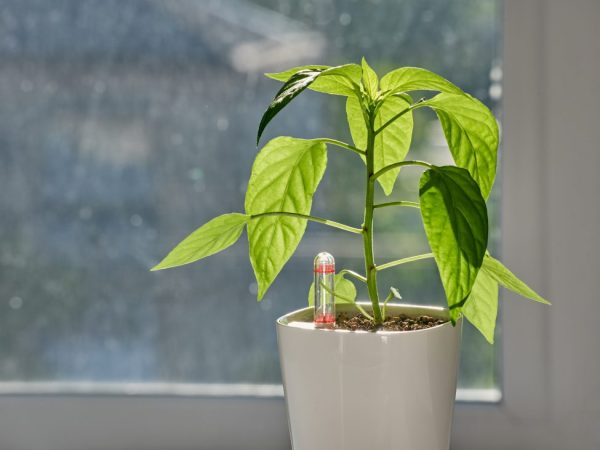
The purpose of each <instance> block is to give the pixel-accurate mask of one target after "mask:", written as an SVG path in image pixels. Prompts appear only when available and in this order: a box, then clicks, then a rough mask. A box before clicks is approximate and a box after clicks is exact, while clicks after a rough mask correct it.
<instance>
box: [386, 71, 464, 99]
mask: <svg viewBox="0 0 600 450" xmlns="http://www.w3.org/2000/svg"><path fill="white" fill-rule="evenodd" d="M380 87H381V90H382V91H389V94H395V93H400V92H410V91H439V92H448V93H456V94H462V93H463V91H462V90H461V89H460V88H459V87H458V86H455V85H454V84H452V83H450V82H449V81H448V80H446V79H445V78H443V77H441V76H439V75H437V74H435V73H433V72H430V71H429V70H426V69H420V68H418V67H401V68H400V69H396V70H392V71H391V72H389V73H388V74H387V75H385V76H384V77H383V78H382V79H381V83H380Z"/></svg>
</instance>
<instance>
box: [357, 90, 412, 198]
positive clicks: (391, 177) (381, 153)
mask: <svg viewBox="0 0 600 450" xmlns="http://www.w3.org/2000/svg"><path fill="white" fill-rule="evenodd" d="M409 106H410V104H409V103H408V102H407V101H406V100H405V99H404V98H400V97H388V98H387V99H386V100H385V101H384V103H383V104H382V105H381V106H380V108H379V111H378V112H377V116H376V117H375V127H376V128H379V127H381V126H382V125H383V124H384V123H386V122H387V121H388V120H389V119H391V118H392V117H393V116H395V115H396V114H398V113H399V112H401V111H403V110H405V109H406V108H408V107H409ZM346 115H347V118H348V125H349V126H350V133H351V134H352V140H353V141H354V145H356V146H357V147H358V148H361V149H364V148H366V146H367V127H366V125H365V119H364V117H363V114H362V109H361V107H360V103H359V102H358V100H357V99H356V98H353V97H349V98H348V100H347V101H346ZM412 130H413V115H412V111H409V112H407V113H406V114H404V115H403V116H401V117H400V118H399V119H397V120H396V121H394V122H392V123H391V124H390V125H389V126H387V127H386V128H385V129H384V130H383V131H382V132H381V133H379V134H378V135H377V136H376V137H375V155H374V164H375V171H378V170H380V169H383V168H384V167H386V166H388V165H390V164H393V163H396V162H400V161H402V160H404V158H405V157H406V154H407V153H408V150H409V148H410V142H411V140H412ZM364 160H365V158H364V156H363V161H364ZM399 172H400V169H399V168H398V169H393V170H390V171H388V172H386V173H384V174H383V175H382V176H380V177H379V178H378V181H379V184H381V187H382V188H383V191H384V192H385V194H386V195H390V194H391V193H392V190H393V189H394V183H395V182H396V179H397V178H398V173H399Z"/></svg>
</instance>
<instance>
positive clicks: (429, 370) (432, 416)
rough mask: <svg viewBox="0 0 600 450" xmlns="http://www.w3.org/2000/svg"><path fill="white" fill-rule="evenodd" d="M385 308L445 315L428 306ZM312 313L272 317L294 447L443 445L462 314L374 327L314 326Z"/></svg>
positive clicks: (398, 449) (439, 448) (364, 449)
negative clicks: (417, 324) (401, 326)
mask: <svg viewBox="0 0 600 450" xmlns="http://www.w3.org/2000/svg"><path fill="white" fill-rule="evenodd" d="M365 306H367V304H365ZM348 308H351V305H347V306H346V305H341V306H338V312H339V311H344V310H345V309H346V310H349V309H348ZM388 311H389V313H390V314H401V313H406V314H409V315H413V314H416V315H420V314H427V315H430V316H433V317H441V318H445V319H446V318H447V317H448V312H447V310H445V309H443V308H435V307H421V306H411V305H393V306H388ZM312 315H313V311H312V308H305V309H301V310H298V311H295V312H292V313H290V314H287V315H285V316H283V317H281V318H280V319H278V320H277V338H278V343H279V354H280V358H281V370H282V375H283V385H284V391H285V398H286V404H287V410H288V420H289V425H290V434H291V439H292V447H293V449H294V450H448V448H449V445H450V431H451V426H452V412H453V408H454V397H455V394H456V377H457V371H458V357H459V347H460V338H461V329H462V322H461V321H459V322H458V323H457V325H456V327H453V326H452V325H451V324H450V323H449V322H448V323H445V324H443V325H439V326H435V327H432V328H428V329H425V330H418V331H408V332H398V331H395V332H391V331H387V332H386V331H380V332H375V333H373V332H366V331H358V332H351V331H345V330H323V329H315V328H314V327H313V325H312V322H310V321H311V320H312Z"/></svg>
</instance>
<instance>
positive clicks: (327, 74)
mask: <svg viewBox="0 0 600 450" xmlns="http://www.w3.org/2000/svg"><path fill="white" fill-rule="evenodd" d="M302 70H315V71H321V75H320V76H319V77H318V78H317V79H316V80H315V82H314V83H312V84H311V85H310V86H309V89H310V90H313V91H317V92H322V93H325V94H333V95H342V96H356V94H357V91H356V88H357V87H358V86H359V85H360V80H361V77H362V69H361V67H360V66H359V65H357V64H345V65H343V66H336V67H329V66H318V65H316V66H315V65H313V66H302V67H295V68H293V69H289V70H286V71H285V72H280V73H269V74H267V76H268V77H269V78H272V79H274V80H279V81H288V80H289V79H290V77H291V76H293V75H294V74H296V73H298V72H300V71H302Z"/></svg>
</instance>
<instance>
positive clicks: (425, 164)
mask: <svg viewBox="0 0 600 450" xmlns="http://www.w3.org/2000/svg"><path fill="white" fill-rule="evenodd" d="M404 166H421V167H427V168H428V169H433V165H431V164H429V163H428V162H425V161H400V162H397V163H394V164H390V165H389V166H385V167H384V168H383V169H379V170H378V171H377V172H375V173H374V174H373V175H371V178H372V179H373V181H375V180H376V179H377V178H379V177H380V176H381V175H383V174H384V173H386V172H388V171H390V170H393V169H397V168H398V167H404Z"/></svg>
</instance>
